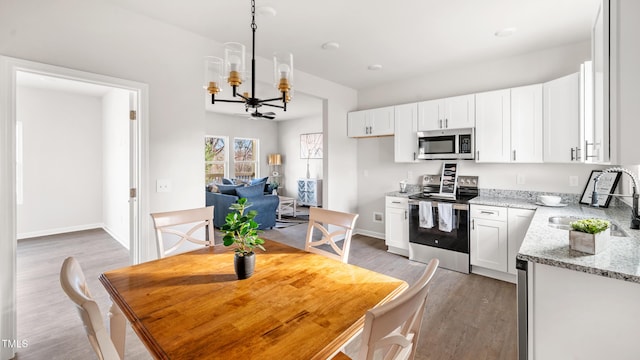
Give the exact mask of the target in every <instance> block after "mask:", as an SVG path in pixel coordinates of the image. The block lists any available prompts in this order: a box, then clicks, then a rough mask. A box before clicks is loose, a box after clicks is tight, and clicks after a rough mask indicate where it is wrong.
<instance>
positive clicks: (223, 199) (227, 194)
mask: <svg viewBox="0 0 640 360" xmlns="http://www.w3.org/2000/svg"><path fill="white" fill-rule="evenodd" d="M264 186H265V185H264V183H260V184H255V185H251V186H243V185H239V186H238V185H235V186H234V185H230V186H228V187H224V186H222V185H218V188H219V190H220V192H211V191H209V190H208V189H206V197H207V199H206V202H207V206H213V207H214V208H213V224H214V226H215V227H217V228H220V227H222V225H224V223H225V221H224V219H225V218H226V217H227V214H228V213H230V212H231V210H230V209H229V207H230V206H231V204H233V203H235V202H237V201H238V199H239V198H240V197H245V198H247V201H248V202H250V203H252V204H253V205H252V206H251V207H250V208H249V210H256V211H257V212H258V215H257V216H256V218H255V221H256V222H257V223H258V224H259V227H258V228H259V229H262V230H263V229H267V228H273V227H274V226H276V210H277V209H278V205H280V199H279V198H278V195H265V193H264Z"/></svg>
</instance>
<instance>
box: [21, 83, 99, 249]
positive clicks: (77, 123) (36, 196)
mask: <svg viewBox="0 0 640 360" xmlns="http://www.w3.org/2000/svg"><path fill="white" fill-rule="evenodd" d="M101 109H102V104H101V101H100V98H97V97H92V96H84V95H77V94H70V93H63V92H50V91H45V90H41V89H36V88H29V87H19V88H18V89H17V115H18V116H19V118H18V121H22V124H23V144H24V145H23V154H24V156H23V169H24V172H23V176H24V177H23V181H24V182H23V185H24V203H23V204H22V205H18V218H17V227H18V230H17V232H18V234H19V237H20V238H24V237H33V236H40V235H46V234H52V233H61V232H67V231H74V230H80V229H88V228H95V227H100V225H101V223H102V193H101V189H102V138H101V125H100V122H101V118H102V110H101Z"/></svg>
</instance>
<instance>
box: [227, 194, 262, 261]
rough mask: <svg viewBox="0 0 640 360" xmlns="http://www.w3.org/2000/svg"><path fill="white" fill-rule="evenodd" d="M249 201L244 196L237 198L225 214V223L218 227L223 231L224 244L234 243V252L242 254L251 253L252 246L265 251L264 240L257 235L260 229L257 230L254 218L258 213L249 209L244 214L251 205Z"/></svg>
mask: <svg viewBox="0 0 640 360" xmlns="http://www.w3.org/2000/svg"><path fill="white" fill-rule="evenodd" d="M251 205H253V204H251V203H250V202H247V199H246V198H240V199H238V202H237V203H235V204H231V206H230V207H229V209H231V210H233V211H232V212H230V213H228V214H227V217H226V218H225V219H224V220H225V224H224V225H222V227H221V228H220V229H221V230H222V231H223V232H224V237H223V239H222V240H223V243H224V246H232V245H234V244H235V245H236V248H235V252H236V254H240V255H242V256H245V255H248V254H251V253H252V252H253V249H254V248H256V247H257V248H259V249H261V250H262V251H266V250H265V248H264V246H262V244H264V240H263V239H260V238H259V237H258V234H259V233H260V230H258V223H257V222H255V220H254V218H255V217H256V215H258V212H257V211H255V210H251V211H249V212H247V213H246V214H245V211H246V210H247V208H249V207H251Z"/></svg>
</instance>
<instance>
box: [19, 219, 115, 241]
mask: <svg viewBox="0 0 640 360" xmlns="http://www.w3.org/2000/svg"><path fill="white" fill-rule="evenodd" d="M101 228H102V229H104V224H101V223H99V224H85V225H76V226H69V227H64V228H57V229H47V230H40V231H31V232H26V233H19V234H16V237H17V239H18V240H22V239H29V238H34V237H39V236H49V235H57V234H64V233H68V232H74V231H83V230H92V229H101Z"/></svg>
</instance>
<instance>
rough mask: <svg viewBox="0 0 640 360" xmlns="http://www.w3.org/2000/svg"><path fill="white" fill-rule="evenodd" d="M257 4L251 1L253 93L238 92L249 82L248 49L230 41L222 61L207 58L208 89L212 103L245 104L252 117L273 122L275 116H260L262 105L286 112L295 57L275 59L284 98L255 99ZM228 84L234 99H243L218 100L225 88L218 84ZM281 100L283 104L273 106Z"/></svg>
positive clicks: (276, 79)
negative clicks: (247, 74) (246, 69)
mask: <svg viewBox="0 0 640 360" xmlns="http://www.w3.org/2000/svg"><path fill="white" fill-rule="evenodd" d="M256 29H257V26H256V2H255V0H251V31H252V33H253V37H252V44H251V45H252V48H251V49H252V51H251V92H248V91H244V92H242V91H238V90H239V88H240V86H241V85H242V83H243V82H244V81H246V80H247V79H246V77H247V76H246V71H245V47H244V45H242V44H240V43H234V42H229V43H225V44H224V61H223V60H222V59H221V58H218V57H214V56H208V57H206V58H205V74H206V75H205V76H206V82H205V84H206V85H205V88H206V89H207V91H208V92H209V94H211V104H215V103H216V101H219V102H230V103H244V108H245V111H246V112H249V111H251V113H250V115H251V117H253V118H267V119H274V118H275V113H273V112H265V113H261V112H259V111H258V109H259V108H260V107H261V106H270V107H275V108H280V109H283V110H284V111H287V103H288V102H289V101H291V83H292V80H293V55H292V54H291V53H276V54H274V56H273V70H274V86H275V87H276V88H277V89H278V91H279V92H280V93H281V94H282V96H279V97H276V98H271V99H259V98H257V97H256V55H255V54H256ZM223 80H224V81H226V82H227V83H228V84H229V85H231V88H232V89H233V97H234V98H236V97H239V98H240V99H217V98H216V94H218V93H220V92H221V91H222V89H221V88H220V86H219V84H220V83H221V82H222V81H223ZM276 101H281V102H282V105H278V104H270V103H271V102H276Z"/></svg>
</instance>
